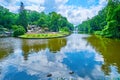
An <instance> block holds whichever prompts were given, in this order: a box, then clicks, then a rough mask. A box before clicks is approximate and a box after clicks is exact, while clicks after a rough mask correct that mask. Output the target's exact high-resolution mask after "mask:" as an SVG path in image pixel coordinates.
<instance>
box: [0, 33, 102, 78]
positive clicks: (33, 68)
mask: <svg viewBox="0 0 120 80" xmlns="http://www.w3.org/2000/svg"><path fill="white" fill-rule="evenodd" d="M87 36H88V35H77V34H73V35H71V36H69V37H68V38H67V44H66V46H65V47H62V48H61V50H60V51H58V52H57V53H53V54H52V53H51V52H50V50H49V49H48V48H46V49H45V50H41V51H39V52H33V53H31V54H29V55H28V60H24V57H23V52H22V51H21V47H20V46H21V45H16V47H17V49H16V48H14V49H15V50H14V53H13V54H12V55H10V56H9V57H7V58H6V59H4V60H2V61H1V62H0V68H1V70H2V72H1V75H0V78H1V79H3V78H4V77H5V76H6V75H7V73H10V72H9V71H11V72H12V70H9V67H10V66H14V67H15V68H17V72H26V73H27V74H28V75H31V76H36V75H37V76H38V77H39V78H40V79H42V80H47V79H48V77H47V75H48V74H52V76H51V78H52V80H56V79H57V78H62V77H63V78H67V79H69V78H75V79H76V80H92V79H98V77H104V73H103V72H102V71H101V63H103V62H104V60H103V58H102V56H101V55H99V54H97V53H96V52H95V50H94V49H93V48H92V47H91V46H90V45H89V44H88V43H87V41H85V40H84V39H83V38H86V37H87ZM18 48H19V49H18ZM81 51H87V53H80V52H81ZM68 54H74V55H73V56H75V55H77V54H81V55H82V57H81V56H80V58H83V59H84V60H85V61H84V60H83V63H81V64H80V65H79V66H78V67H80V68H81V69H79V68H78V69H79V70H78V72H79V71H80V72H82V71H85V72H86V68H89V66H90V65H92V62H95V63H94V64H93V65H92V66H93V68H90V69H88V70H90V71H91V72H90V73H85V74H86V75H84V76H85V77H82V76H80V75H79V74H78V73H74V74H72V75H71V74H69V72H70V71H72V70H71V68H69V66H68V65H67V64H65V63H63V62H64V61H65V60H64V59H67V58H69V56H68ZM78 57H79V56H78ZM78 57H77V58H78ZM89 59H92V60H91V63H90V61H89ZM80 60H82V59H80ZM70 61H71V62H73V61H72V60H70ZM78 62H80V61H78ZM81 62H82V61H81ZM99 63H100V64H99ZM82 65H83V66H82ZM72 66H74V65H72ZM13 73H15V72H13ZM83 73H84V72H83Z"/></svg>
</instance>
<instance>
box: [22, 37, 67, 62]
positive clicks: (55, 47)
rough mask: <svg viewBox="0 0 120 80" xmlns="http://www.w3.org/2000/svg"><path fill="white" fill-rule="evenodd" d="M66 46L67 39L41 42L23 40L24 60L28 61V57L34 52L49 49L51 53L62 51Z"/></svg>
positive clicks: (42, 40) (43, 40)
mask: <svg viewBox="0 0 120 80" xmlns="http://www.w3.org/2000/svg"><path fill="white" fill-rule="evenodd" d="M65 45H66V39H65V38H55V39H48V40H47V39H41V40H39V39H38V40H29V39H23V43H22V50H23V52H24V58H25V60H27V58H28V55H29V54H30V53H32V52H38V51H40V50H45V49H46V48H48V49H49V50H50V51H51V52H57V51H60V49H61V48H62V47H64V46H65Z"/></svg>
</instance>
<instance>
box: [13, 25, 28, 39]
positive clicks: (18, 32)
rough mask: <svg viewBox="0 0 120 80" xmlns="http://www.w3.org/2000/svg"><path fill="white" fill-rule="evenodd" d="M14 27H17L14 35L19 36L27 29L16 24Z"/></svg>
mask: <svg viewBox="0 0 120 80" xmlns="http://www.w3.org/2000/svg"><path fill="white" fill-rule="evenodd" d="M13 28H14V29H15V30H14V33H13V36H14V37H18V36H20V35H23V34H25V32H26V31H25V29H24V28H23V27H22V26H16V25H14V26H13Z"/></svg>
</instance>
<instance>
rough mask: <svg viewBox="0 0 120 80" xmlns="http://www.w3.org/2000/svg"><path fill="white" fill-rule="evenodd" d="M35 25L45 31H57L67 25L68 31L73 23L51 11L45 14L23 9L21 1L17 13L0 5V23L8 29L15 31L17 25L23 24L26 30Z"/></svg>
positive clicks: (71, 28)
mask: <svg viewBox="0 0 120 80" xmlns="http://www.w3.org/2000/svg"><path fill="white" fill-rule="evenodd" d="M28 24H29V25H36V26H38V27H40V28H43V30H44V29H47V31H53V32H58V31H60V29H62V28H64V27H67V29H69V30H68V31H71V30H73V24H71V23H69V22H68V20H67V19H66V18H65V17H63V16H61V15H60V14H57V13H56V12H51V13H49V14H45V13H44V12H41V13H39V12H36V11H30V10H25V9H24V4H23V3H22V2H21V6H20V9H19V14H17V13H11V12H9V10H8V9H6V8H4V7H2V6H0V25H1V26H2V27H3V28H7V29H8V30H11V29H12V30H13V31H15V30H16V29H18V28H17V27H18V26H17V25H21V26H23V28H24V29H25V31H27V26H28Z"/></svg>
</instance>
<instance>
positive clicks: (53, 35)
mask: <svg viewBox="0 0 120 80" xmlns="http://www.w3.org/2000/svg"><path fill="white" fill-rule="evenodd" d="M69 34H70V33H69V32H62V33H59V32H58V33H52V32H51V33H39V34H37V33H31V34H30V33H29V34H28V33H26V34H24V35H21V36H19V37H20V38H28V39H29V38H45V39H46V38H57V37H63V36H67V35H69Z"/></svg>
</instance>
